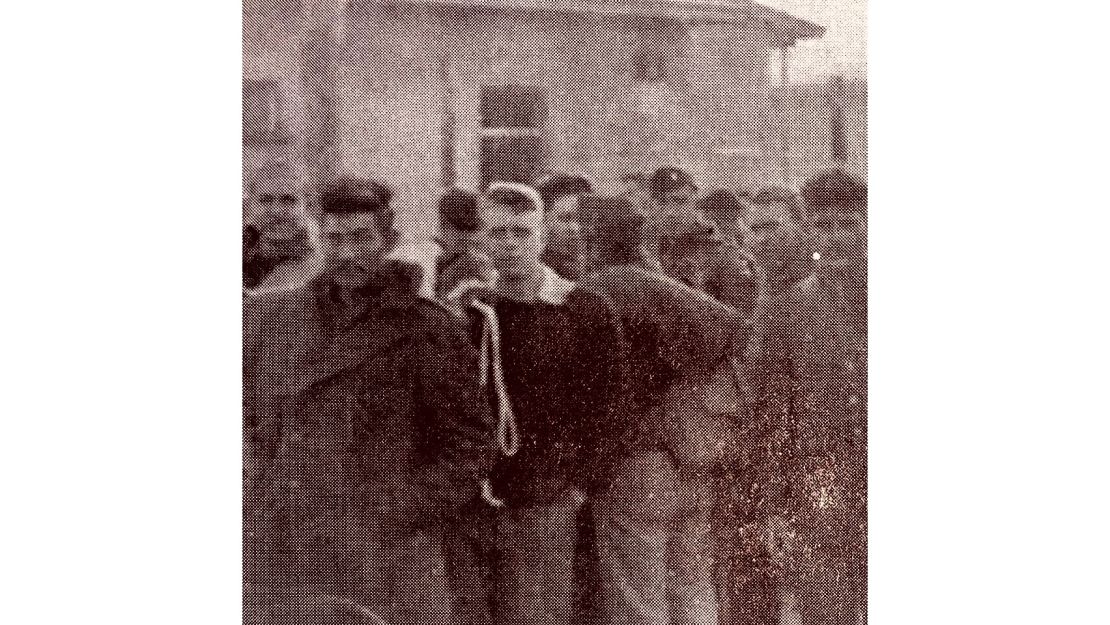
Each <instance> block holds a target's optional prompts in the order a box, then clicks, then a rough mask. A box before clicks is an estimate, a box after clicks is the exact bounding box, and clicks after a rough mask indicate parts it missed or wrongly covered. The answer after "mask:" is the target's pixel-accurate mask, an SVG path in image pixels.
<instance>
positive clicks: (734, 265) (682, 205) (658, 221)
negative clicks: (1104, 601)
mask: <svg viewBox="0 0 1110 625" xmlns="http://www.w3.org/2000/svg"><path fill="white" fill-rule="evenodd" d="M649 188H650V191H651V197H652V202H651V205H650V206H651V210H650V211H649V214H648V230H649V232H650V235H651V236H650V239H649V241H648V245H647V247H648V249H649V251H650V252H651V253H652V254H653V255H654V256H655V258H656V259H657V260H659V262H660V263H661V264H662V265H663V266H664V268H669V269H668V270H667V271H668V275H671V277H673V278H675V279H679V280H683V281H686V282H689V280H690V278H691V276H690V275H679V274H677V273H675V272H683V271H689V270H691V269H693V266H692V265H695V264H696V265H698V266H700V268H701V270H702V274H701V275H699V276H697V277H698V279H699V283H698V284H695V285H694V287H695V288H697V289H700V290H702V291H705V292H706V293H708V294H709V295H710V296H712V297H713V298H714V299H716V300H718V301H720V302H722V303H724V304H726V305H728V306H731V307H732V308H734V309H735V310H737V311H739V312H740V314H741V316H743V317H744V318H745V319H746V318H748V317H749V316H750V315H751V313H752V310H753V309H754V307H755V300H756V294H757V288H758V285H757V282H756V277H755V276H754V275H752V273H751V270H750V268H749V267H747V265H746V264H745V262H744V260H743V258H742V256H741V255H740V254H739V251H738V248H737V247H735V246H732V247H730V246H728V245H726V244H725V241H724V239H723V238H722V237H721V235H720V233H719V232H717V230H716V228H715V227H714V226H713V224H712V223H711V222H709V221H708V219H707V218H706V216H705V214H704V213H703V212H702V211H701V210H700V209H699V207H698V205H697V204H696V199H697V192H698V188H697V185H695V184H694V179H693V178H692V177H691V176H690V174H689V173H687V172H686V171H685V170H682V169H678V168H674V167H663V168H661V169H659V170H658V171H656V172H655V173H654V174H653V175H652V176H651V179H650V181H649ZM706 232H709V234H708V235H707V234H705V233H706ZM706 237H708V239H707V238H706ZM691 243H693V244H694V245H691ZM691 253H696V254H698V255H691V256H683V255H684V254H686V255H689V254H691Z"/></svg>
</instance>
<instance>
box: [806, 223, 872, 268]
mask: <svg viewBox="0 0 1110 625" xmlns="http://www.w3.org/2000/svg"><path fill="white" fill-rule="evenodd" d="M812 218H813V232H814V235H815V236H816V238H817V250H818V251H819V252H820V253H821V260H820V266H821V267H825V268H829V269H841V270H848V271H853V270H863V271H866V267H867V265H866V261H867V218H866V217H865V216H864V215H863V214H861V213H854V212H845V211H842V210H836V209H825V210H819V211H816V212H814V213H813V216H812Z"/></svg>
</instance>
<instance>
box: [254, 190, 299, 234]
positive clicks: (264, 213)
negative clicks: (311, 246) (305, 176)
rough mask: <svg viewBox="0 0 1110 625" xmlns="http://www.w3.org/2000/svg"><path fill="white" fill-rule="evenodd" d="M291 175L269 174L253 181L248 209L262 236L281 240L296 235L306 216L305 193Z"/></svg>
mask: <svg viewBox="0 0 1110 625" xmlns="http://www.w3.org/2000/svg"><path fill="white" fill-rule="evenodd" d="M301 189H302V186H301V183H300V181H299V180H297V179H296V178H293V177H280V176H279V177H272V178H265V179H262V180H259V181H258V182H257V183H255V186H254V192H253V193H252V194H251V196H250V198H248V203H249V206H248V213H249V214H250V218H251V221H252V222H253V223H254V225H255V227H257V228H258V231H259V234H260V235H261V238H262V240H263V241H264V242H265V241H268V242H273V243H284V242H288V241H292V240H293V239H295V238H297V237H298V236H299V235H300V234H301V232H302V231H303V230H304V223H303V222H304V220H305V219H306V218H307V212H306V207H305V199H304V193H303V192H302V190H301Z"/></svg>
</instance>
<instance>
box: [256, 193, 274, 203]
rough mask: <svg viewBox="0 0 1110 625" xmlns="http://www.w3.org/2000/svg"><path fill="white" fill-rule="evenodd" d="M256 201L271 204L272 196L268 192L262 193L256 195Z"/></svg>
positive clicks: (272, 201)
mask: <svg viewBox="0 0 1110 625" xmlns="http://www.w3.org/2000/svg"><path fill="white" fill-rule="evenodd" d="M258 203H259V204H267V205H268V204H273V203H274V196H272V195H270V194H269V193H265V194H263V195H260V196H258Z"/></svg>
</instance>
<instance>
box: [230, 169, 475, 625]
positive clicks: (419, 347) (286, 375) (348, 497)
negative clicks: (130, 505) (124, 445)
mask: <svg viewBox="0 0 1110 625" xmlns="http://www.w3.org/2000/svg"><path fill="white" fill-rule="evenodd" d="M390 195H391V194H390V191H389V189H388V188H386V187H385V186H384V185H382V184H380V183H377V182H374V181H370V180H359V179H342V180H339V181H337V182H336V183H334V184H332V185H330V186H329V187H328V188H327V189H325V190H324V192H323V193H322V194H321V199H320V208H321V211H322V218H321V221H322V223H321V229H322V232H323V249H324V268H323V273H322V274H321V275H320V276H318V277H317V278H315V279H313V280H312V281H310V282H309V283H308V284H306V285H304V286H302V287H300V288H297V289H293V290H288V291H282V292H275V293H268V294H264V295H260V296H258V297H255V298H250V299H248V300H247V304H248V311H247V312H248V314H247V327H246V328H245V334H246V345H245V349H244V360H245V362H244V391H245V397H244V406H245V409H246V410H245V412H246V425H247V429H248V435H247V437H246V439H247V442H248V446H247V450H246V455H247V460H248V462H250V463H251V464H253V465H254V466H256V467H259V466H260V467H261V470H259V471H256V472H255V474H254V476H253V477H254V478H255V480H256V481H255V482H254V483H251V484H247V485H246V488H245V490H246V494H247V497H246V501H245V511H244V512H245V514H244V517H245V525H246V528H245V529H246V536H245V539H244V542H245V547H246V554H245V558H244V559H245V569H246V571H245V573H246V578H247V581H248V584H249V585H250V586H249V587H250V589H252V592H250V593H249V596H250V597H251V600H250V601H247V602H246V603H247V611H248V620H250V621H251V622H260V623H274V625H280V624H279V623H278V621H279V620H280V619H282V618H285V617H284V616H282V614H283V611H284V613H285V614H288V613H300V612H299V611H301V610H302V608H304V606H303V605H301V603H303V602H304V601H302V600H310V599H311V600H312V601H316V599H315V598H320V597H324V598H331V599H329V601H332V600H335V599H338V600H340V601H341V602H343V603H344V604H345V605H349V606H353V608H352V609H356V608H357V611H362V612H367V613H373V614H375V615H377V616H378V617H380V618H382V619H384V621H385V622H390V623H421V624H423V623H429V624H430V623H444V622H448V621H449V620H450V619H451V618H452V615H453V614H454V615H458V614H459V613H460V612H463V611H466V610H467V605H466V604H467V602H469V601H472V600H473V597H474V593H473V591H472V590H471V589H466V588H460V587H459V584H458V583H457V581H458V576H457V575H455V574H454V573H455V572H454V571H453V568H452V567H453V561H452V558H447V557H446V556H445V553H451V552H452V544H451V541H452V537H453V536H454V535H455V529H456V528H457V527H458V525H459V514H460V513H459V510H460V508H461V507H462V506H463V505H464V504H466V503H467V502H469V501H471V500H472V499H473V498H474V496H475V493H477V491H478V488H479V484H480V482H481V480H482V478H483V477H484V476H485V475H486V473H487V470H488V467H489V464H490V461H491V459H492V454H491V440H492V436H493V434H492V429H493V427H492V422H491V419H490V414H489V407H488V404H487V402H486V401H485V399H484V397H483V396H482V394H481V393H480V392H479V389H478V386H477V384H476V380H477V378H478V368H477V364H478V363H477V360H478V359H477V353H476V352H475V351H474V349H473V347H472V346H471V344H470V341H469V339H468V337H467V336H466V332H465V327H464V325H463V324H462V323H461V321H460V320H459V319H457V318H456V317H454V316H452V315H451V314H449V313H448V312H447V311H446V310H444V309H443V308H441V307H440V306H439V305H438V304H435V303H433V302H431V301H429V300H428V299H425V298H422V297H419V296H418V294H417V293H416V292H415V291H414V285H415V284H416V283H414V282H413V281H411V280H405V281H403V282H402V283H400V284H399V283H396V282H395V281H394V278H396V277H397V276H399V275H402V274H403V273H404V272H399V271H397V270H396V268H394V267H390V266H388V265H389V263H388V262H387V261H386V255H387V254H388V253H390V251H391V249H392V248H393V242H394V241H395V240H396V238H397V237H396V235H395V234H394V233H393V229H392V213H391V211H390V209H389V201H390ZM275 597H279V598H275ZM305 609H307V608H305ZM275 615H277V616H275Z"/></svg>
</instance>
